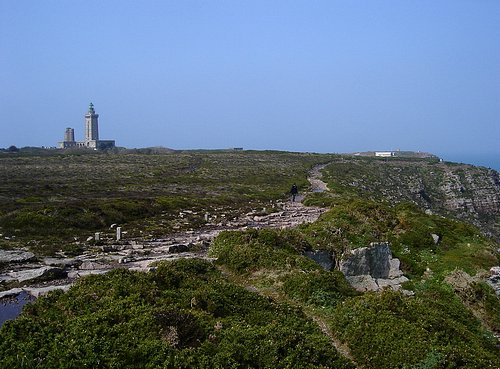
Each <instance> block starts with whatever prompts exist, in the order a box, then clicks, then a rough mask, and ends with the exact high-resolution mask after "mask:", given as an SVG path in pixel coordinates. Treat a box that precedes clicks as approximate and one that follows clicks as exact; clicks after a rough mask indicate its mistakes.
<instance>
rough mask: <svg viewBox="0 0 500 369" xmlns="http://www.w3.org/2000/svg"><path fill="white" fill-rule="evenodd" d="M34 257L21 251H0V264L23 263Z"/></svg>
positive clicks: (30, 253)
mask: <svg viewBox="0 0 500 369" xmlns="http://www.w3.org/2000/svg"><path fill="white" fill-rule="evenodd" d="M34 257H35V254H33V253H32V252H28V251H23V250H0V263H24V262H26V261H30V260H32V259H33V258H34Z"/></svg>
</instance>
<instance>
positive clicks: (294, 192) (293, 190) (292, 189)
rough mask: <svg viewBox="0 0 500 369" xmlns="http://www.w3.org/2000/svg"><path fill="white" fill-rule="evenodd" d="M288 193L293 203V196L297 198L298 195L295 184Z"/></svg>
mask: <svg viewBox="0 0 500 369" xmlns="http://www.w3.org/2000/svg"><path fill="white" fill-rule="evenodd" d="M290 193H291V194H292V202H295V196H297V194H298V193H299V189H298V188H297V185H296V184H295V183H294V184H293V185H292V188H291V189H290Z"/></svg>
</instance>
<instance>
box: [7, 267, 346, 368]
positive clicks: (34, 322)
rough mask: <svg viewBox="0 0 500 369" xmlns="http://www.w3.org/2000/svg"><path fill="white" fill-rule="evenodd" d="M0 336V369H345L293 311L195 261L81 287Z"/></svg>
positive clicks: (31, 310)
mask: <svg viewBox="0 0 500 369" xmlns="http://www.w3.org/2000/svg"><path fill="white" fill-rule="evenodd" d="M0 332H1V340H0V352H1V353H2V355H1V356H0V364H1V367H4V368H23V367H43V368H54V367H64V368H82V367H91V368H131V367H141V368H246V367H258V368H325V367H336V368H354V366H353V365H352V364H351V363H349V361H348V360H346V359H344V358H342V357H341V356H340V355H339V354H338V353H337V352H336V350H335V348H334V347H333V346H332V345H331V343H330V342H329V340H328V338H327V337H326V336H324V335H323V334H322V333H321V331H320V330H319V328H318V327H317V326H316V324H314V323H313V322H312V321H311V320H310V319H308V318H307V317H306V316H305V315H304V314H303V313H302V312H301V311H300V309H298V308H295V307H292V306H290V305H287V304H278V303H276V302H274V301H272V300H271V299H269V298H266V297H262V296H260V295H258V294H255V293H252V292H249V291H247V290H246V289H244V288H243V287H240V286H237V285H235V284H233V283H231V282H229V281H227V280H226V279H225V278H224V277H223V276H222V275H221V273H220V272H219V271H218V270H217V269H216V268H215V267H214V266H213V265H212V264H210V263H209V262H206V261H202V260H179V261H177V262H172V263H163V264H160V265H158V267H157V270H156V271H155V272H154V273H148V274H145V273H139V272H135V273H134V272H130V271H124V270H116V271H114V272H111V273H108V274H106V275H104V276H94V277H89V278H86V279H82V280H80V281H79V282H78V283H77V285H76V286H75V287H73V288H72V289H71V290H70V291H69V292H68V293H52V294H51V295H49V296H47V297H42V298H40V299H38V300H37V302H36V303H35V304H33V305H28V306H27V308H26V309H25V311H24V313H23V315H22V316H21V317H20V318H19V319H17V320H16V321H14V322H7V323H6V324H5V326H4V327H3V328H2V330H1V331H0Z"/></svg>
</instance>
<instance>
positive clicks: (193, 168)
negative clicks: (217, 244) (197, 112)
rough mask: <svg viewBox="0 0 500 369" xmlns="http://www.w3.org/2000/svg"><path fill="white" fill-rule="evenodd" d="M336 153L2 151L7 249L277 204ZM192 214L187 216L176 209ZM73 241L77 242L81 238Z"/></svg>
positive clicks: (184, 225)
mask: <svg viewBox="0 0 500 369" xmlns="http://www.w3.org/2000/svg"><path fill="white" fill-rule="evenodd" d="M331 158H332V156H331V155H330V156H329V155H315V154H295V153H284V152H256V151H254V152H252V151H242V152H239V151H199V152H195V151H188V152H172V153H164V154H137V153H128V154H120V153H100V152H95V153H94V152H84V153H82V152H75V153H71V152H70V153H66V154H64V153H54V154H52V155H44V156H38V155H21V154H9V155H6V154H4V155H0V233H1V234H2V237H1V241H0V247H3V248H8V247H16V246H18V245H20V244H22V245H26V244H28V245H29V246H30V247H31V248H32V249H33V250H35V251H37V252H41V253H48V254H50V253H52V252H53V251H55V250H59V249H63V250H68V251H71V250H72V249H75V248H76V249H78V247H77V245H76V244H78V243H79V242H81V241H83V240H85V239H86V238H87V237H88V236H89V235H93V233H94V232H97V231H109V226H110V225H111V224H118V225H120V226H122V228H123V230H126V231H127V232H128V235H129V236H130V237H133V236H142V237H146V238H147V237H157V236H160V235H165V234H168V233H170V232H172V231H180V230H185V229H190V228H193V227H198V226H200V225H201V224H203V222H204V214H205V213H207V212H208V213H210V214H211V215H221V214H225V215H226V217H228V218H230V217H231V216H236V215H237V214H238V213H241V212H245V211H248V210H250V209H251V208H254V207H263V206H267V207H270V206H272V204H271V205H270V204H269V203H270V202H272V201H275V200H277V199H280V198H283V197H284V196H285V194H286V193H287V191H289V188H290V186H291V184H292V183H294V182H296V183H297V184H298V185H299V186H300V187H305V186H307V181H306V179H305V178H306V173H307V171H308V170H309V169H310V168H311V166H313V165H314V164H317V163H319V162H325V161H328V160H330V159H331ZM183 210H189V211H191V213H189V215H186V216H185V217H183V218H182V219H180V217H179V212H180V211H183ZM75 241H76V242H75Z"/></svg>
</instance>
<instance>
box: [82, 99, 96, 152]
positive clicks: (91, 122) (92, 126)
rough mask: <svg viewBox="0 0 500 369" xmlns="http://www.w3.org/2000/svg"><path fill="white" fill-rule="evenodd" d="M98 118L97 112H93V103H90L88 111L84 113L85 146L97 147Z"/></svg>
mask: <svg viewBox="0 0 500 369" xmlns="http://www.w3.org/2000/svg"><path fill="white" fill-rule="evenodd" d="M98 118H99V114H96V113H95V110H94V104H92V103H90V105H89V111H88V112H87V114H85V146H88V147H92V148H96V147H97V142H98V141H99V125H98V123H97V119H98Z"/></svg>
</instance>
